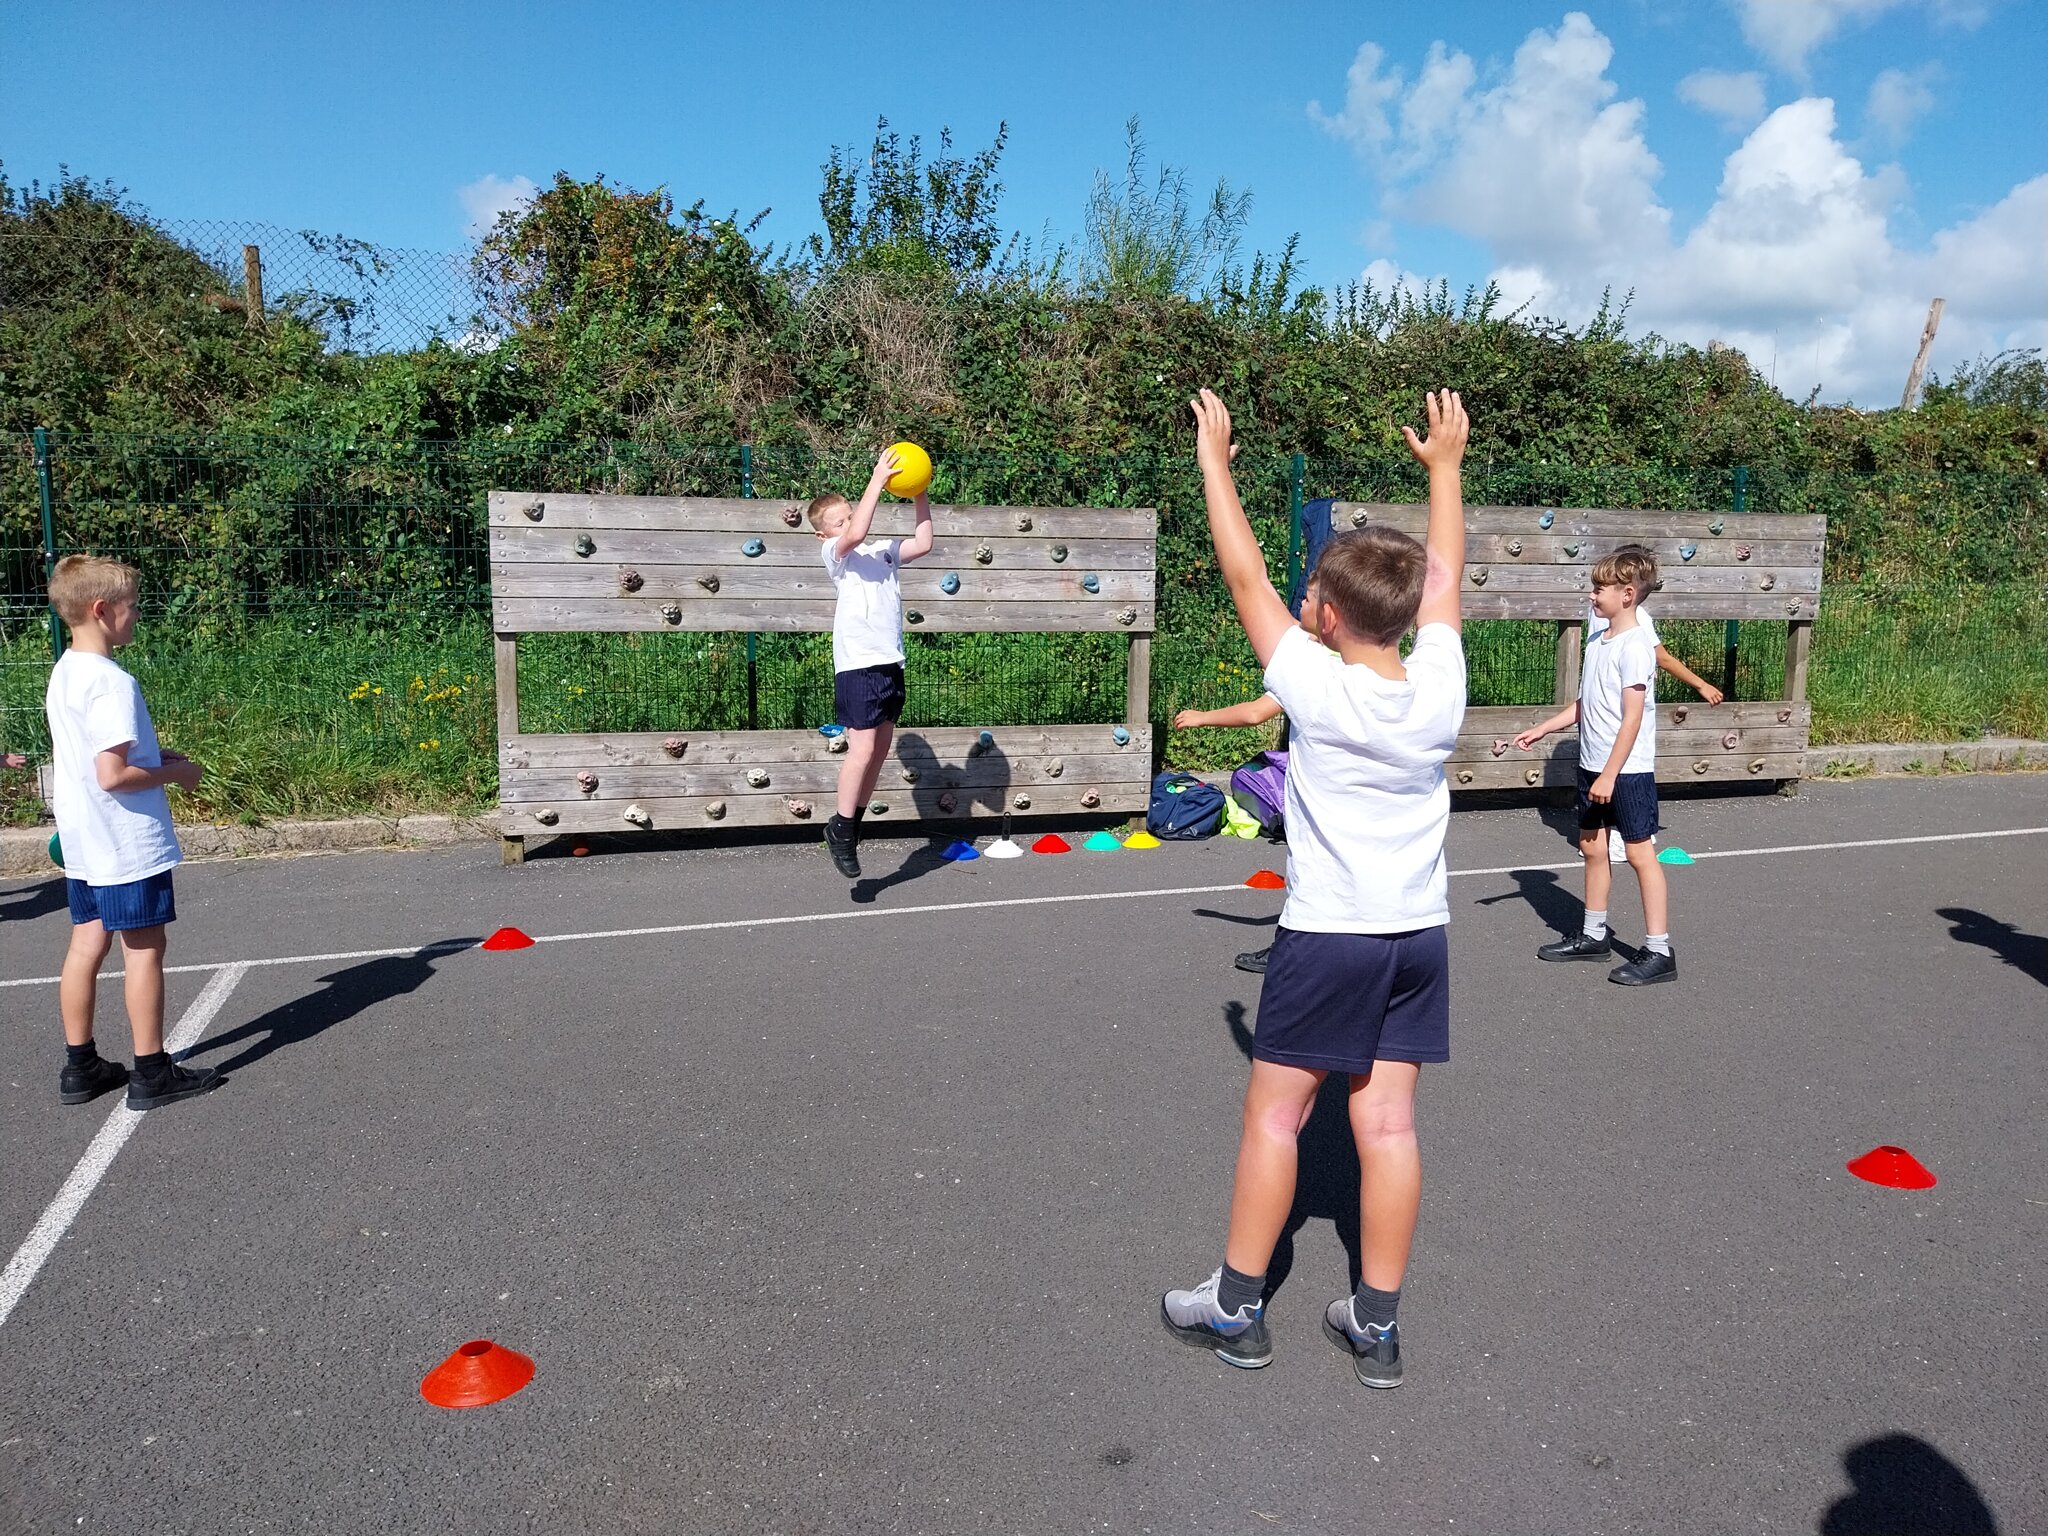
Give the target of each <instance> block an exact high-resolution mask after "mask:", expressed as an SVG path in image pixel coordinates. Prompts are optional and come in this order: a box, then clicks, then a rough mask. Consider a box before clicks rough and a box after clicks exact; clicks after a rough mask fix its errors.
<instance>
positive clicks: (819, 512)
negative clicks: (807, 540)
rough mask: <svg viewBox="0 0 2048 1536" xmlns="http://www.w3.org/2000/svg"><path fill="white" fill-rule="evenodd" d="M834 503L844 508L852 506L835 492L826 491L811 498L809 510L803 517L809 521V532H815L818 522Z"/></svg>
mask: <svg viewBox="0 0 2048 1536" xmlns="http://www.w3.org/2000/svg"><path fill="white" fill-rule="evenodd" d="M834 502H838V503H840V504H842V505H844V506H849V507H850V506H852V505H853V503H852V502H850V501H848V500H847V499H846V498H845V497H844V496H842V495H840V494H839V493H838V492H837V491H827V492H825V493H824V494H823V495H822V496H813V497H812V498H811V505H810V510H808V511H807V512H805V513H804V516H805V517H807V518H809V519H810V523H811V531H812V532H813V533H815V532H817V530H818V524H819V522H820V520H821V519H823V517H824V516H825V513H826V511H827V510H828V509H829V508H830V507H831V506H832V504H833V503H834Z"/></svg>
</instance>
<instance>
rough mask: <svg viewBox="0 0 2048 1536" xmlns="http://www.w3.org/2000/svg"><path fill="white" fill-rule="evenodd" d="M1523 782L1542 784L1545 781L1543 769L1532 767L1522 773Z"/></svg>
mask: <svg viewBox="0 0 2048 1536" xmlns="http://www.w3.org/2000/svg"><path fill="white" fill-rule="evenodd" d="M1522 782H1523V783H1524V784H1541V783H1542V782H1543V770H1542V769H1541V768H1531V769H1530V770H1529V771H1528V772H1527V773H1525V774H1523V775H1522Z"/></svg>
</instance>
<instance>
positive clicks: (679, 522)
mask: <svg viewBox="0 0 2048 1536" xmlns="http://www.w3.org/2000/svg"><path fill="white" fill-rule="evenodd" d="M932 521H933V525H934V546H933V550H932V553H931V554H929V555H927V556H926V557H925V558H924V559H922V560H920V561H918V562H917V563H915V564H914V565H911V566H909V567H907V568H905V570H904V571H903V573H902V584H903V609H904V615H903V616H904V627H905V630H906V631H907V632H919V631H923V632H929V633H946V632H955V633H957V632H961V631H984V632H1024V633H1032V632H1068V633H1072V632H1076V631H1086V630H1106V631H1109V632H1112V633H1118V634H1124V635H1127V636H1128V637H1129V638H1130V645H1129V650H1128V658H1127V666H1126V711H1125V718H1124V719H1123V720H1122V721H1117V722H1104V723H1102V724H1099V725H1066V726H1011V725H1004V724H1002V723H1000V722H993V721H991V722H973V723H968V724H963V725H960V726H957V727H946V728H933V729H916V728H911V729H905V728H902V727H899V728H898V730H897V733H896V740H895V744H894V748H893V749H892V752H891V755H890V759H889V761H888V762H887V763H885V764H884V765H883V768H882V773H881V778H880V780H879V781H878V784H877V787H876V791H875V795H874V799H873V801H872V803H871V806H870V811H869V815H870V817H871V818H875V819H877V820H883V819H903V820H911V819H934V820H944V819H949V818H955V817H969V816H999V815H1003V814H1017V815H1046V814H1080V813H1086V812H1090V811H1096V810H1102V811H1111V812H1128V811H1133V810H1142V809H1143V808H1144V807H1145V806H1146V804H1147V802H1148V800H1149V798H1150V790H1151V764H1152V735H1151V728H1150V726H1149V725H1148V724H1147V714H1148V707H1149V702H1150V677H1151V641H1152V632H1153V626H1154V611H1155V600H1156V577H1155V564H1156V559H1155V548H1156V543H1157V531H1158V519H1157V516H1156V515H1155V513H1154V512H1153V511H1152V510H1151V509H1150V508H1113V509H1112V508H1094V507H969V506H962V507H953V506H945V507H934V508H933V509H932ZM912 526H913V524H912V513H911V509H910V508H909V507H908V506H907V505H905V504H902V503H888V504H885V505H884V506H883V507H882V508H881V509H879V510H878V512H877V514H876V518H875V531H876V532H877V533H878V534H880V535H883V536H886V537H894V536H900V535H907V534H908V533H909V532H910V531H911V528H912ZM490 532H491V612H492V627H493V628H494V630H495V631H496V633H497V671H498V676H497V684H498V756H499V762H498V775H499V802H500V830H501V833H502V835H503V837H504V839H505V851H506V857H507V859H508V861H509V860H516V859H517V858H518V857H519V855H520V847H521V840H522V839H524V838H525V837H527V836H530V835H535V834H552V833H559V832H598V831H602V832H631V831H634V830H636V829H638V830H653V829H657V828H662V829H669V828H677V827H711V826H719V825H727V826H788V825H801V824H803V823H804V822H807V821H822V820H823V819H824V818H825V817H826V816H829V815H830V814H831V810H832V800H833V791H834V787H835V785H836V784H837V781H838V774H839V764H840V761H841V758H840V756H839V753H840V752H841V751H843V750H844V740H843V738H840V739H837V740H835V739H830V738H827V737H825V736H823V735H821V734H820V733H818V732H817V731H815V730H806V731H716V732H691V731H687V730H683V729H680V725H681V722H678V726H679V728H678V729H677V730H675V731H672V732H669V731H663V732H647V733H636V732H618V733H603V734H583V735H567V734H557V735H542V734H535V735H528V734H525V733H523V732H521V730H520V729H519V704H518V698H519V692H518V690H519V665H518V637H519V636H520V635H522V634H531V633H535V632H539V631H548V630H556V631H560V630H573V631H584V632H624V631H637V630H670V629H673V630H692V631H749V630H752V631H812V632H826V631H829V630H830V629H831V627H832V612H833V591H832V582H831V578H830V577H829V576H827V574H826V572H825V568H824V562H823V559H822V556H821V555H820V552H819V541H818V538H817V536H816V535H815V534H814V533H812V532H811V530H810V528H809V526H808V525H807V524H806V523H805V521H804V517H803V504H802V503H800V502H794V501H770V500H751V499H729V500H727V499H716V498H707V497H673V496H591V495H574V496H572V495H555V494H551V493H548V492H530V491H493V492H492V493H491V496H490Z"/></svg>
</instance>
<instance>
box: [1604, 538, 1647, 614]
mask: <svg viewBox="0 0 2048 1536" xmlns="http://www.w3.org/2000/svg"><path fill="white" fill-rule="evenodd" d="M1593 585H1594V586H1596V587H1633V588H1635V594H1636V601H1637V602H1638V603H1640V602H1642V600H1643V599H1644V598H1646V597H1648V596H1649V595H1650V594H1651V593H1652V592H1654V591H1656V590H1657V589H1658V588H1659V587H1661V586H1663V585H1664V583H1663V581H1662V580H1661V579H1660V578H1659V577H1658V575H1657V557H1656V556H1655V555H1653V554H1651V553H1650V551H1649V550H1648V549H1646V548H1645V547H1644V546H1643V545H1641V544H1624V545H1622V546H1621V548H1619V549H1617V550H1615V551H1613V552H1612V553H1611V554H1605V555H1602V556H1601V557H1600V558H1599V559H1598V560H1595V561H1594V562H1593Z"/></svg>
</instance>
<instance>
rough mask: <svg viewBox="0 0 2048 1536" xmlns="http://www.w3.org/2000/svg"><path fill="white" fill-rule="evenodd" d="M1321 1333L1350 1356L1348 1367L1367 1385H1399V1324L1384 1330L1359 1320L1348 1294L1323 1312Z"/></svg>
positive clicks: (1390, 1325)
mask: <svg viewBox="0 0 2048 1536" xmlns="http://www.w3.org/2000/svg"><path fill="white" fill-rule="evenodd" d="M1323 1333H1324V1334H1325V1335H1326V1336H1327V1337H1328V1338H1329V1340H1330V1342H1331V1343H1332V1344H1335V1345H1336V1346H1337V1347H1338V1348H1339V1349H1341V1350H1343V1351H1344V1353H1346V1354H1347V1355H1349V1356H1350V1357H1351V1367H1352V1369H1353V1370H1355V1371H1356V1372H1357V1373H1358V1379H1359V1380H1360V1381H1362V1382H1364V1383H1365V1384H1366V1385H1367V1386H1368V1387H1381V1388H1385V1387H1398V1386H1399V1385H1401V1325H1400V1324H1399V1323H1389V1324H1387V1326H1386V1328H1385V1330H1384V1331H1383V1330H1381V1329H1378V1328H1375V1327H1374V1326H1373V1325H1372V1324H1371V1323H1361V1322H1360V1321H1359V1320H1358V1314H1357V1313H1356V1312H1355V1311H1354V1310H1353V1309H1352V1306H1351V1298H1350V1297H1349V1296H1339V1297H1338V1298H1337V1299H1336V1300H1335V1301H1333V1302H1331V1303H1330V1305H1329V1307H1328V1308H1327V1309H1326V1310H1325V1311H1324V1313H1323Z"/></svg>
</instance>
